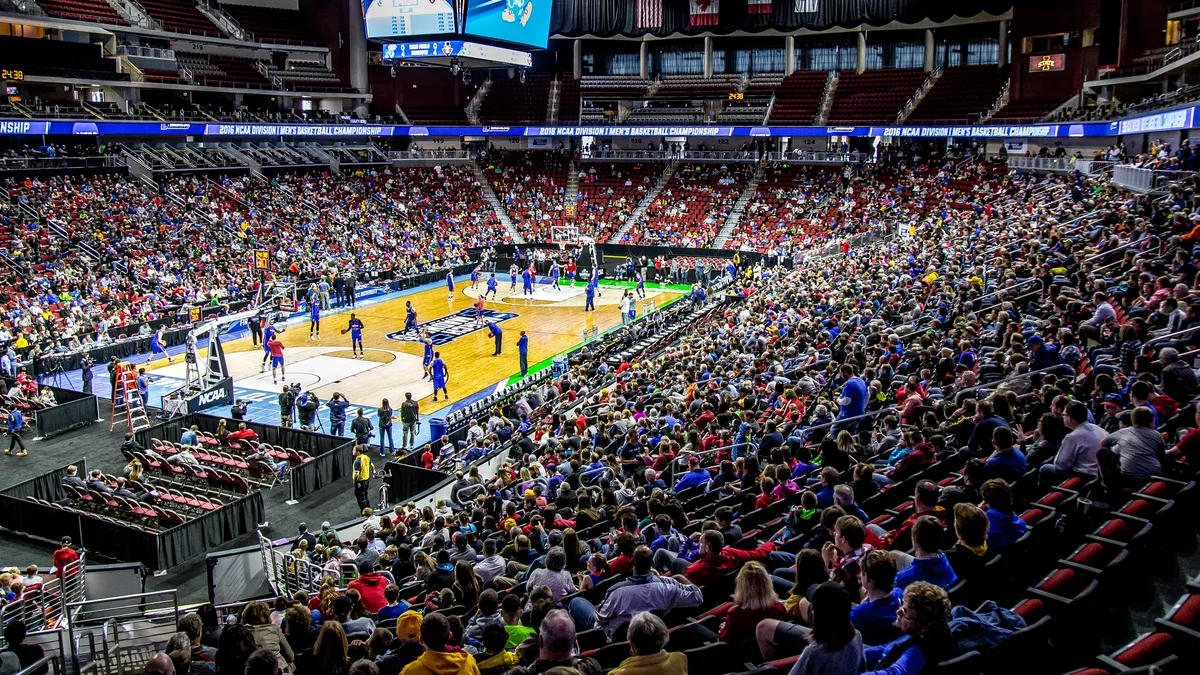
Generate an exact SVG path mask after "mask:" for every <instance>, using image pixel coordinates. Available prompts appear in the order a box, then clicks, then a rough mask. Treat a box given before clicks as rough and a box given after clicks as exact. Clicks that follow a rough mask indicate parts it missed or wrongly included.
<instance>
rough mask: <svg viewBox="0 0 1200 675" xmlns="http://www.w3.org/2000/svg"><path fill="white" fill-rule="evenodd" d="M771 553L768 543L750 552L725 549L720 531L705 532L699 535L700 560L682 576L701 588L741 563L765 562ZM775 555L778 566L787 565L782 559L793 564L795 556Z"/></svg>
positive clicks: (773, 546) (770, 544)
mask: <svg viewBox="0 0 1200 675" xmlns="http://www.w3.org/2000/svg"><path fill="white" fill-rule="evenodd" d="M772 553H775V544H773V543H771V542H769V541H768V542H767V543H765V544H763V545H762V546H759V547H758V548H756V549H754V550H752V551H743V550H741V549H737V548H726V547H725V535H723V534H721V533H720V531H718V530H705V531H704V532H703V533H702V534H701V535H700V558H699V559H697V560H696V562H694V563H692V564H691V565H688V567H687V569H686V570H684V572H683V576H685V577H687V578H688V581H691V582H692V583H693V584H696V585H697V586H703V585H705V584H708V583H712V582H714V581H718V580H720V579H721V578H722V577H724V576H725V575H726V574H728V573H729V572H731V571H733V570H735V569H737V568H738V567H741V566H742V563H745V562H749V561H751V560H767V558H768V556H770V555H771V554H772ZM777 555H778V556H780V560H779V561H778V562H779V565H778V566H783V565H787V564H788V563H787V562H786V561H784V560H783V558H791V560H792V562H793V563H794V562H795V556H792V555H791V554H790V553H778V554H777Z"/></svg>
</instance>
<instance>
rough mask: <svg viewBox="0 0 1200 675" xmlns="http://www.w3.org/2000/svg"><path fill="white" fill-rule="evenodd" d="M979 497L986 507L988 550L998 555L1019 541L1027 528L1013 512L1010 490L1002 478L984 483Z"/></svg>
mask: <svg viewBox="0 0 1200 675" xmlns="http://www.w3.org/2000/svg"><path fill="white" fill-rule="evenodd" d="M979 496H980V497H982V498H983V503H984V505H985V506H986V509H985V512H986V513H987V519H988V536H987V542H988V550H989V551H995V552H996V553H999V552H1001V551H1003V550H1004V549H1006V548H1008V546H1009V545H1011V544H1012V543H1013V542H1015V541H1016V540H1018V539H1020V538H1021V536H1022V535H1024V534H1025V530H1026V529H1028V527H1029V526H1028V525H1027V524H1026V523H1025V521H1024V520H1021V517H1020V516H1019V515H1017V514H1016V513H1014V512H1013V498H1012V488H1010V487H1009V486H1008V483H1007V482H1006V481H1005V480H1004V479H1003V478H992V479H991V480H987V481H984V483H983V485H980V486H979Z"/></svg>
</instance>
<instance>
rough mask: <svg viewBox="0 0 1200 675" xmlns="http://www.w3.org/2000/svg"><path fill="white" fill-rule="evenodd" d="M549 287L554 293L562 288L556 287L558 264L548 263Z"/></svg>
mask: <svg viewBox="0 0 1200 675" xmlns="http://www.w3.org/2000/svg"><path fill="white" fill-rule="evenodd" d="M550 287H551V288H553V289H554V290H556V291H561V290H562V288H560V287H559V285H558V263H557V262H552V263H550Z"/></svg>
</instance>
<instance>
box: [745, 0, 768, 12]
mask: <svg viewBox="0 0 1200 675" xmlns="http://www.w3.org/2000/svg"><path fill="white" fill-rule="evenodd" d="M746 11H747V12H748V13H750V14H770V13H771V0H746Z"/></svg>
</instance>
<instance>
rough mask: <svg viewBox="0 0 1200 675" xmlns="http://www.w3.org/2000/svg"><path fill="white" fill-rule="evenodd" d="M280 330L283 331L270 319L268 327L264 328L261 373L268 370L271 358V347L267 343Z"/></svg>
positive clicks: (259, 370)
mask: <svg viewBox="0 0 1200 675" xmlns="http://www.w3.org/2000/svg"><path fill="white" fill-rule="evenodd" d="M264 320H265V319H264ZM280 332H281V331H280V330H279V329H278V328H276V327H275V324H273V323H271V322H269V321H268V322H267V327H266V328H264V329H263V341H262V349H263V360H262V367H260V368H259V369H258V372H260V373H265V372H267V361H269V360H270V359H271V348H270V347H268V346H267V343H268V342H270V341H271V338H273V337H275V336H276V335H277V334H278V333H280Z"/></svg>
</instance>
